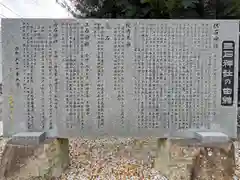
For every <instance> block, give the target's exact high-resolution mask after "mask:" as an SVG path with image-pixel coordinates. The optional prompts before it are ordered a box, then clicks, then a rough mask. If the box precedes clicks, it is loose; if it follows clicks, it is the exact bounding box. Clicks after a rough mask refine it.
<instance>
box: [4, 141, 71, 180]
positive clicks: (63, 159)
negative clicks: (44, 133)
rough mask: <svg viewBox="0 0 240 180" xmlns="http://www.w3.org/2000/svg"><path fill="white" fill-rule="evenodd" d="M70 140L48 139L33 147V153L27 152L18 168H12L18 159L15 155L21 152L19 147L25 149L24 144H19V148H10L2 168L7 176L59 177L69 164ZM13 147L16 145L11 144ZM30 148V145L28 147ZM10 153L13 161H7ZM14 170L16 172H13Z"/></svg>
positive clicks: (5, 155)
mask: <svg viewBox="0 0 240 180" xmlns="http://www.w3.org/2000/svg"><path fill="white" fill-rule="evenodd" d="M68 145H69V141H68V139H54V140H47V141H46V142H45V143H44V144H42V145H39V146H36V147H31V149H32V150H33V151H32V152H31V153H28V154H25V160H24V162H23V161H22V163H21V164H23V165H21V166H20V167H18V168H17V169H16V168H15V169H12V166H14V164H15V162H16V161H17V159H16V158H14V157H15V156H17V155H18V154H19V149H24V146H18V150H15V149H16V148H9V150H7V151H6V152H9V153H5V154H4V155H3V156H4V157H3V161H2V162H5V163H4V164H5V165H4V164H2V167H5V168H3V169H2V171H3V170H4V172H11V174H10V173H4V174H5V177H7V176H10V175H14V176H16V177H18V178H26V177H44V178H51V177H59V176H60V175H61V174H62V172H63V171H64V170H65V169H66V168H67V167H68V165H69V150H68ZM11 147H15V146H13V145H11ZM28 148H30V147H28ZM9 154H11V156H12V157H11V159H12V160H11V161H8V163H6V160H7V159H8V156H9ZM13 172H14V173H13Z"/></svg>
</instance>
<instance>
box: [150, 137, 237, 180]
mask: <svg viewBox="0 0 240 180" xmlns="http://www.w3.org/2000/svg"><path fill="white" fill-rule="evenodd" d="M174 142H175V143H174ZM176 142H177V141H176V140H174V141H170V140H167V139H159V140H158V150H157V157H156V158H155V163H154V168H155V169H156V170H159V171H160V172H161V173H162V174H163V175H165V176H166V177H167V178H168V179H184V180H230V179H233V176H234V167H235V157H234V145H233V143H232V142H227V143H224V144H222V145H221V146H217V147H207V146H204V147H201V146H195V145H194V144H193V145H192V146H191V145H188V146H186V145H184V144H183V145H181V144H180V143H176Z"/></svg>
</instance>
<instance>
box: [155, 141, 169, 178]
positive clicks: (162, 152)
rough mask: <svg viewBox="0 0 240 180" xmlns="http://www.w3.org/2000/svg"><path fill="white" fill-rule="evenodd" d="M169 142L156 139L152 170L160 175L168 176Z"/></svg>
mask: <svg viewBox="0 0 240 180" xmlns="http://www.w3.org/2000/svg"><path fill="white" fill-rule="evenodd" d="M170 146H171V142H170V140H169V139H167V138H158V139H157V156H156V158H155V161H154V168H155V169H156V170H158V171H160V172H161V173H162V174H164V175H167V174H168V165H169V163H170V152H169V151H170Z"/></svg>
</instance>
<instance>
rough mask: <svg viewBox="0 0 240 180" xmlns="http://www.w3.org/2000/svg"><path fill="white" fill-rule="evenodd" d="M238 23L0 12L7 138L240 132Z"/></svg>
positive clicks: (232, 135)
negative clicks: (15, 15) (9, 15)
mask: <svg viewBox="0 0 240 180" xmlns="http://www.w3.org/2000/svg"><path fill="white" fill-rule="evenodd" d="M238 27H239V24H238V21H232V20H222V21H221V20H208V21H206V20H181V21H179V20H129V19H124V20H119V19H117V20H116V19H114V20H110V19H84V20H83V19H81V20H72V19H71V20H68V19H34V20H33V19H3V20H2V38H3V39H2V41H3V43H2V44H3V51H2V52H3V62H4V63H3V77H4V78H3V82H4V86H3V94H4V111H3V115H4V118H3V124H4V136H12V135H13V134H16V133H19V132H25V131H26V132H28V131H31V132H33V131H36V132H39V131H44V132H46V133H47V134H46V135H47V136H48V137H49V136H54V137H61V138H69V137H77V136H100V135H111V136H156V137H168V136H170V135H169V134H170V133H171V132H174V131H176V130H188V129H208V130H212V129H213V124H214V125H217V127H219V129H217V130H215V131H222V132H223V133H225V134H227V135H228V136H229V137H236V134H237V133H236V129H237V127H236V117H237V85H238V78H237V76H238V44H239V42H238V41H239V38H238V36H239V35H238V34H239V33H238Z"/></svg>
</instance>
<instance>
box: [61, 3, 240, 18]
mask: <svg viewBox="0 0 240 180" xmlns="http://www.w3.org/2000/svg"><path fill="white" fill-rule="evenodd" d="M70 1H71V3H72V5H73V7H74V9H71V8H70V7H69V6H67V5H66V4H65V8H67V9H68V11H69V12H71V13H72V15H73V16H74V17H76V18H139V19H148V18H153V19H181V18H184V19H193V18H194V19H239V18H240V0H70ZM63 7H64V6H63Z"/></svg>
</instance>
